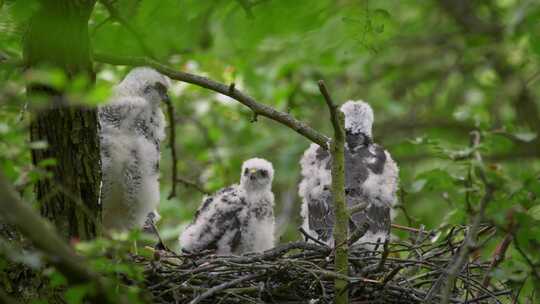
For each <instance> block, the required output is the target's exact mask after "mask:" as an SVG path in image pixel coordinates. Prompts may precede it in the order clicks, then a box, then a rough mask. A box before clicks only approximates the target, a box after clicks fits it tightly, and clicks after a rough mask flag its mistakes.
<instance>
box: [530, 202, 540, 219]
mask: <svg viewBox="0 0 540 304" xmlns="http://www.w3.org/2000/svg"><path fill="white" fill-rule="evenodd" d="M527 213H528V214H529V215H530V216H531V217H532V218H533V219H535V220H537V221H540V205H536V206H534V207H532V208H531V209H529V210H528V211H527Z"/></svg>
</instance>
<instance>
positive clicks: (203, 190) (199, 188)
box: [175, 176, 212, 195]
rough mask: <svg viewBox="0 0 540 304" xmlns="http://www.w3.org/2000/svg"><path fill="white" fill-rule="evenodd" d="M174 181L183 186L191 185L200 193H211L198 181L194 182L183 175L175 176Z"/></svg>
mask: <svg viewBox="0 0 540 304" xmlns="http://www.w3.org/2000/svg"><path fill="white" fill-rule="evenodd" d="M175 181H176V182H177V183H181V184H183V185H185V186H188V187H191V188H193V189H195V190H197V191H199V192H200V193H202V194H206V195H209V194H211V193H212V192H211V191H210V190H208V189H206V188H204V187H203V186H201V185H199V184H198V183H196V182H194V181H192V180H189V179H187V178H185V177H182V176H177V177H176V179H175Z"/></svg>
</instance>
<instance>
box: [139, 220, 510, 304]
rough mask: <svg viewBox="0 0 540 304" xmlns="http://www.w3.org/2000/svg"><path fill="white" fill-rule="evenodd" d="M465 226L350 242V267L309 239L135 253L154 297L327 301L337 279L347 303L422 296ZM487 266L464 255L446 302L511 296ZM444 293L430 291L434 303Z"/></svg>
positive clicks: (450, 256) (453, 253) (489, 300)
mask: <svg viewBox="0 0 540 304" xmlns="http://www.w3.org/2000/svg"><path fill="white" fill-rule="evenodd" d="M468 230H470V228H467V227H466V228H463V227H460V228H456V229H453V231H451V232H450V233H448V235H447V236H446V238H445V237H441V238H439V239H440V240H439V241H437V242H432V241H430V240H429V238H424V241H422V242H414V243H413V242H393V243H392V242H391V243H388V244H385V245H384V246H382V245H379V246H376V247H379V248H380V250H373V251H370V250H366V249H363V248H361V247H352V248H350V252H349V261H350V272H349V274H348V275H343V274H341V273H339V272H337V271H336V270H335V267H334V257H335V255H334V253H335V251H334V250H333V249H332V248H329V247H327V246H322V245H319V244H316V243H307V242H293V243H288V244H283V245H279V246H277V247H275V248H273V249H271V250H268V251H266V252H263V253H257V254H246V255H242V256H217V255H214V254H211V253H210V252H204V253H201V254H189V255H187V254H186V255H178V254H175V253H173V252H170V251H157V252H155V253H156V254H154V259H153V260H149V259H147V258H143V257H136V258H135V259H136V262H138V263H140V264H142V265H143V266H144V267H145V285H146V288H147V289H148V290H149V291H150V292H151V294H152V295H153V297H154V299H153V300H154V302H155V303H192V304H194V303H266V302H269V303H307V302H308V301H310V300H313V302H312V303H332V302H333V301H334V299H335V294H334V281H335V280H336V279H340V280H344V281H346V282H347V286H346V288H347V292H348V295H349V297H350V301H351V303H403V304H409V303H411V304H412V303H425V301H424V299H425V298H426V296H427V294H428V292H429V291H430V290H431V289H432V288H433V285H434V284H435V282H436V281H437V279H438V278H439V277H440V276H441V275H442V273H443V272H445V269H447V268H448V267H449V266H450V265H453V261H454V260H455V258H456V256H457V255H459V251H457V252H456V250H455V248H456V247H459V246H464V244H463V236H464V234H465V231H468ZM456 231H459V232H456ZM411 252H414V254H410V253H411ZM156 257H157V258H156ZM489 269H490V267H489V262H478V261H474V262H469V261H466V263H465V266H464V267H463V268H462V269H460V271H459V272H458V273H457V274H456V280H455V288H453V289H452V290H451V293H450V296H449V302H450V303H501V302H502V301H504V300H507V299H509V297H510V293H511V291H510V290H508V289H506V287H505V286H504V285H502V284H501V283H499V282H492V284H491V285H490V287H489V288H486V287H485V286H483V284H482V278H483V277H484V275H485V274H486V272H488V271H489ZM443 296H444V295H443V294H441V293H437V294H434V298H433V303H438V302H440V301H441V298H442V297H443Z"/></svg>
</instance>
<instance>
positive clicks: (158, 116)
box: [98, 67, 171, 231]
mask: <svg viewBox="0 0 540 304" xmlns="http://www.w3.org/2000/svg"><path fill="white" fill-rule="evenodd" d="M170 85H171V81H170V79H169V78H168V77H167V76H165V75H162V74H161V73H159V72H157V71H156V70H154V69H152V68H149V67H137V68H134V69H132V70H131V71H130V72H129V73H128V74H127V75H126V76H125V78H124V79H123V80H122V81H121V82H120V83H119V84H118V85H117V86H116V87H115V88H114V90H113V94H112V96H111V98H110V99H109V101H108V102H107V103H106V104H104V105H101V106H99V107H98V120H99V125H100V131H99V138H100V145H101V147H100V156H101V171H102V180H101V193H100V203H101V204H102V224H103V227H104V229H105V230H106V231H111V230H118V231H126V230H131V229H138V228H143V226H144V225H145V222H147V218H150V220H153V221H157V220H158V219H159V214H158V213H157V207H158V204H159V197H160V195H159V160H160V141H161V140H163V139H164V137H165V118H164V115H163V112H162V111H161V109H160V104H161V102H162V101H165V102H168V101H169V96H168V94H167V90H168V88H169V86H170Z"/></svg>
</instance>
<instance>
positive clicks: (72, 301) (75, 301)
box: [64, 285, 91, 304]
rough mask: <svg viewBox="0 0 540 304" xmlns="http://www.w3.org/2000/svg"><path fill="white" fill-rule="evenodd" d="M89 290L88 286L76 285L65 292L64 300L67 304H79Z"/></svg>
mask: <svg viewBox="0 0 540 304" xmlns="http://www.w3.org/2000/svg"><path fill="white" fill-rule="evenodd" d="M90 290H91V288H90V286H89V285H76V286H73V287H70V288H68V289H67V290H66V292H65V293H64V298H65V300H66V302H67V303H68V304H81V303H82V302H83V299H84V297H85V296H86V295H87V294H88V293H89V292H90Z"/></svg>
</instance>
